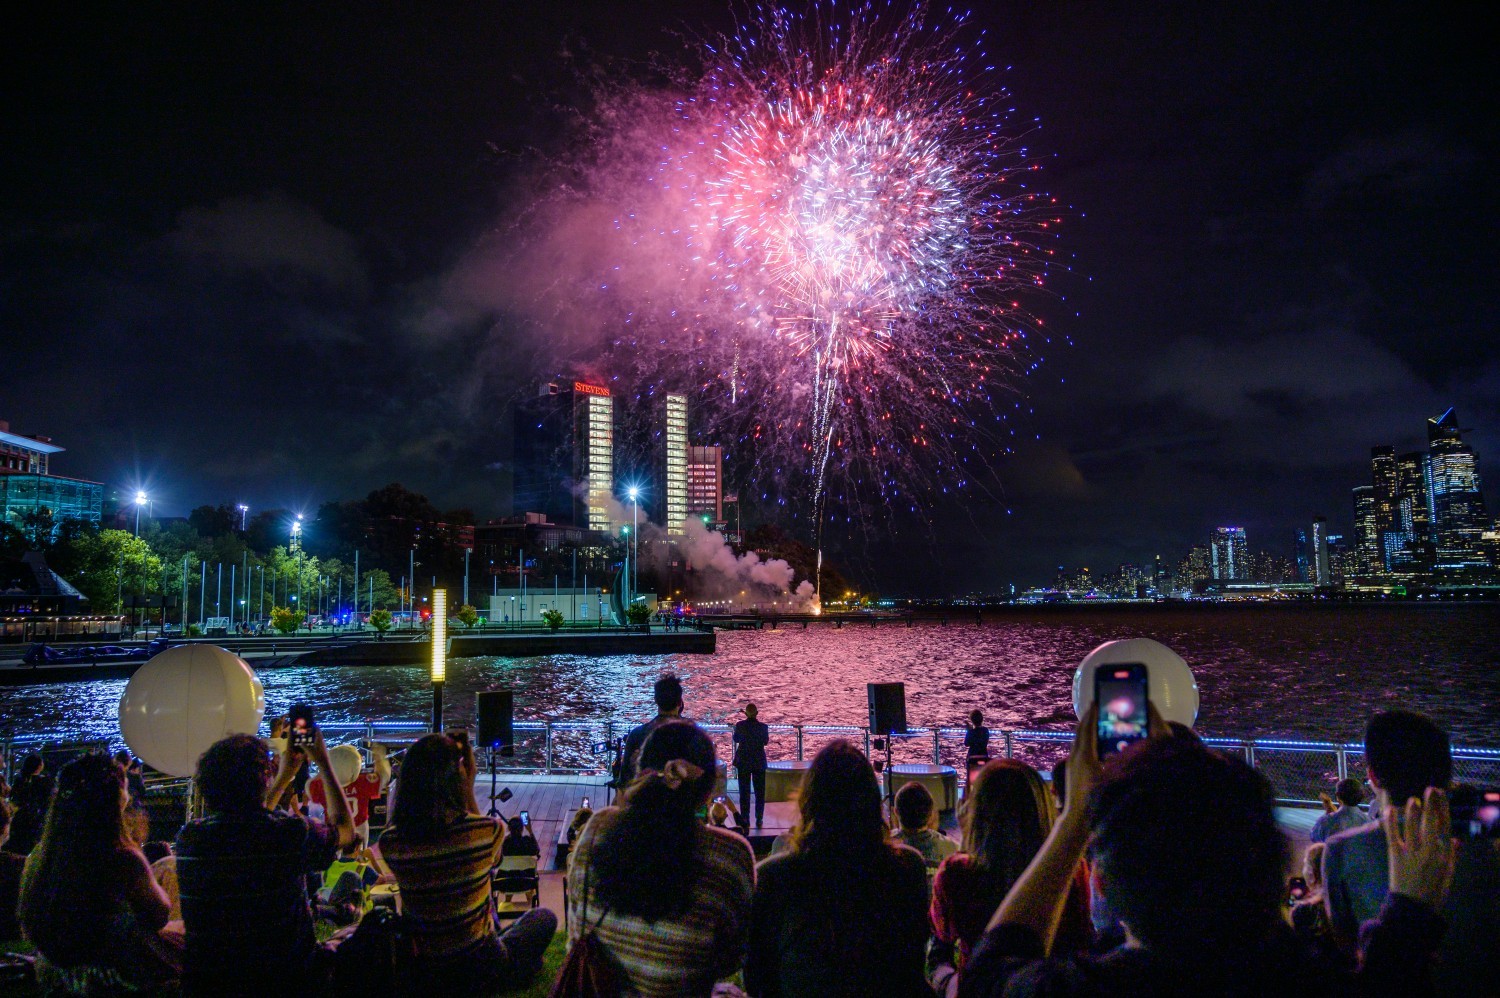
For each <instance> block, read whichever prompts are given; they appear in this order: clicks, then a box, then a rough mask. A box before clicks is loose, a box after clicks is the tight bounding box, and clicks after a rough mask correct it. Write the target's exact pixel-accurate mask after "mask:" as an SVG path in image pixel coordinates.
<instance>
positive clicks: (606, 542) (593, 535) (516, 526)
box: [473, 512, 618, 620]
mask: <svg viewBox="0 0 1500 998" xmlns="http://www.w3.org/2000/svg"><path fill="white" fill-rule="evenodd" d="M614 544H615V541H614V539H613V538H612V536H611V535H610V533H609V532H607V531H597V530H588V529H586V528H584V527H579V526H575V525H573V524H571V523H553V522H552V521H551V520H549V519H548V518H547V515H546V514H545V513H539V512H531V513H520V514H517V515H515V516H509V517H505V518H504V519H500V520H491V521H489V522H488V523H484V524H481V525H480V526H477V527H475V528H474V556H473V561H474V564H475V565H476V566H477V570H478V571H480V572H483V573H484V574H485V575H486V576H488V579H487V580H486V582H484V583H482V584H480V585H479V589H478V592H479V593H480V594H481V596H482V594H483V593H484V591H485V590H490V591H492V592H493V591H504V590H506V589H507V588H509V589H515V590H517V591H520V590H521V589H534V588H539V587H541V588H551V587H553V586H556V585H562V584H566V585H569V586H573V585H578V584H582V583H583V582H585V580H586V581H587V582H588V583H589V584H591V585H593V586H594V587H595V588H597V587H598V586H600V585H605V586H607V585H608V579H609V577H610V576H611V573H612V571H613V568H614V565H615V562H616V561H618V559H617V558H616V557H615V555H616V551H615V548H614ZM575 580H577V581H576V582H575ZM480 598H481V597H480V596H476V597H475V599H474V600H473V602H474V604H475V605H476V606H477V605H479V602H478V601H479V599H480ZM493 619H497V620H498V619H501V618H493ZM532 619H535V617H534V616H533V618H532Z"/></svg>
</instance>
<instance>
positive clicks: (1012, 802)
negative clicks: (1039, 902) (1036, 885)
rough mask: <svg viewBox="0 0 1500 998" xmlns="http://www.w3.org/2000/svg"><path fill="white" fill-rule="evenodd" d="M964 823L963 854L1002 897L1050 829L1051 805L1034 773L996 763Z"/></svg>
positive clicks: (1008, 762)
mask: <svg viewBox="0 0 1500 998" xmlns="http://www.w3.org/2000/svg"><path fill="white" fill-rule="evenodd" d="M961 824H962V828H963V851H964V852H966V853H968V854H969V857H970V859H971V860H973V862H974V865H975V866H977V867H978V868H979V869H980V870H981V871H983V873H984V874H985V876H986V879H987V880H988V881H989V885H990V888H991V891H992V892H993V893H995V894H997V895H999V896H1001V897H1003V896H1004V895H1005V893H1006V892H1007V891H1009V890H1010V888H1011V885H1012V884H1014V883H1015V882H1016V880H1017V879H1018V878H1019V877H1020V876H1021V873H1022V871H1024V870H1025V869H1026V867H1027V866H1028V865H1029V864H1030V863H1031V860H1032V858H1033V857H1034V856H1036V854H1037V850H1039V849H1041V848H1042V842H1043V841H1044V840H1045V839H1046V838H1047V833H1048V832H1050V831H1051V830H1052V801H1051V800H1050V799H1048V796H1047V788H1046V787H1045V786H1043V784H1042V777H1041V775H1040V774H1039V773H1037V771H1036V770H1034V769H1032V768H1031V767H1030V766H1028V765H1026V763H1024V762H1019V761H1017V760H1015V759H996V760H995V761H994V762H991V763H988V764H986V765H985V767H984V768H983V769H981V770H980V771H979V775H978V776H977V777H976V778H975V780H974V788H973V790H972V791H971V792H970V794H969V796H968V798H967V800H966V801H965V805H964V813H963V819H962V822H961Z"/></svg>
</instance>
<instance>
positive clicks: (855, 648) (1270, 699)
mask: <svg viewBox="0 0 1500 998" xmlns="http://www.w3.org/2000/svg"><path fill="white" fill-rule="evenodd" d="M1122 637H1151V638H1156V639H1157V640H1159V641H1162V642H1164V643H1166V644H1167V645H1169V646H1171V647H1172V648H1174V649H1176V650H1177V651H1178V652H1179V653H1180V654H1182V656H1183V657H1184V658H1186V659H1187V661H1188V663H1189V664H1190V665H1192V666H1193V669H1194V672H1195V673H1196V675H1197V677H1198V683H1199V688H1200V692H1201V696H1202V714H1201V715H1200V718H1199V728H1200V729H1202V730H1204V731H1206V732H1208V733H1222V734H1237V735H1256V736H1270V735H1285V736H1296V737H1309V738H1333V739H1351V740H1357V739H1358V738H1359V736H1360V734H1361V731H1362V729H1363V724H1364V721H1365V720H1366V719H1367V718H1368V717H1369V715H1370V714H1371V713H1373V712H1375V711H1377V710H1380V709H1382V708H1386V707H1391V706H1396V705H1404V706H1412V707H1415V708H1417V709H1420V710H1424V711H1427V712H1428V713H1430V714H1432V715H1433V716H1434V717H1436V718H1437V719H1439V720H1440V721H1441V723H1443V724H1444V725H1446V726H1448V727H1449V728H1450V730H1451V731H1452V732H1453V733H1454V737H1455V740H1456V741H1458V742H1461V743H1465V744H1487V745H1497V744H1500V718H1497V716H1496V711H1495V705H1496V704H1497V703H1500V612H1497V610H1496V608H1494V607H1489V606H1431V607H1426V606H1398V607H1380V606H1376V607H1336V608H1322V607H1286V608H1279V607H1275V608H1273V607H1256V608H1247V609H1230V608H1221V609H1194V610H1178V609H1154V610H1145V611H1136V612H1111V611H1105V610H1098V611H1095V610H1075V611H1072V612H1063V613H1057V612H1052V613H1038V614H1035V615H1031V616H1015V615H1006V616H997V617H992V618H988V619H986V620H985V622H984V623H983V625H982V626H977V627H976V626H975V625H974V623H973V621H972V619H970V620H967V621H965V622H963V623H959V622H957V621H955V622H953V623H950V624H949V625H948V626H946V627H943V626H939V625H937V624H919V625H918V626H916V627H913V628H910V629H908V628H906V627H893V626H881V627H877V628H869V627H847V628H844V629H843V630H835V629H833V628H830V627H825V626H814V627H811V628H809V629H807V630H802V629H801V628H800V627H798V628H794V629H783V630H778V631H769V630H767V631H735V632H726V633H723V634H720V635H719V651H718V653H717V654H716V655H712V656H698V655H680V656H644V657H642V656H620V657H614V658H582V657H577V656H567V655H558V656H546V657H539V658H518V659H500V658H480V659H460V660H456V661H453V662H451V663H450V664H449V680H448V686H447V692H446V694H445V697H444V699H445V701H446V704H447V711H448V713H447V716H448V717H449V719H450V720H451V721H452V722H453V723H460V724H462V723H469V722H471V721H472V718H473V712H474V693H475V692H477V691H479V690H483V689H488V688H492V687H510V688H512V689H514V690H515V691H516V711H517V715H518V716H519V717H523V718H550V719H569V718H599V717H613V718H617V719H620V720H622V721H624V720H629V719H634V718H640V717H644V716H646V715H649V714H650V713H651V712H652V708H651V703H650V694H651V691H650V686H651V682H652V681H653V680H654V678H655V677H656V676H657V675H658V674H659V673H660V672H662V671H663V670H665V669H669V668H670V669H673V670H675V671H677V672H678V673H679V674H680V675H681V676H682V677H683V681H684V684H685V686H686V688H687V701H688V711H689V713H690V714H691V715H692V716H694V717H698V718H703V719H706V720H710V721H726V720H728V721H732V720H735V719H736V712H737V711H738V710H739V708H740V707H741V706H742V705H743V703H744V702H745V701H746V700H754V701H755V702H756V703H758V704H759V705H760V707H761V716H762V719H763V720H766V721H770V722H788V723H795V722H809V723H811V722H819V723H843V724H856V725H857V724H862V723H864V720H865V683H867V682H875V681H902V682H905V683H906V686H907V716H908V718H909V720H910V721H911V723H913V724H920V725H932V724H940V725H953V726H956V725H958V724H960V723H961V721H962V718H963V716H964V715H965V714H967V712H968V711H969V710H970V709H971V708H973V707H979V708H980V709H982V710H984V711H985V713H986V715H987V717H988V718H989V719H990V723H991V725H992V726H994V727H1006V726H1010V727H1029V726H1055V725H1064V724H1068V723H1071V721H1072V716H1073V715H1072V706H1071V703H1070V699H1069V697H1070V692H1071V684H1072V672H1073V668H1074V667H1075V666H1076V665H1077V663H1078V662H1079V661H1080V660H1081V659H1082V658H1083V656H1084V655H1086V654H1087V653H1088V652H1089V650H1090V649H1092V648H1094V647H1095V646H1096V645H1098V644H1100V643H1101V642H1103V641H1107V640H1111V639H1113V638H1122ZM261 679H262V680H263V681H264V683H265V687H266V700H267V708H268V710H270V711H283V710H285V709H286V707H287V706H288V705H289V704H290V703H291V702H292V701H293V700H296V699H308V700H310V701H312V702H314V703H316V704H318V705H319V707H320V710H321V711H322V714H323V716H325V717H327V718H329V719H337V720H362V719H365V718H407V719H420V718H425V717H427V716H428V715H429V713H430V711H431V693H430V690H429V687H428V686H427V683H426V674H425V672H424V670H422V669H420V668H415V667H380V668H370V667H364V668H301V669H277V670H271V669H268V670H264V671H263V672H262V673H261ZM124 685H125V684H124V682H123V681H119V680H106V681H98V682H91V683H67V684H60V685H55V686H37V687H22V688H12V689H7V690H4V691H3V692H0V704H3V710H4V722H3V728H5V729H8V730H10V731H13V732H18V731H26V730H37V729H49V730H57V731H62V732H66V733H68V734H72V735H80V736H90V737H105V738H115V737H117V736H118V727H117V724H116V721H115V719H116V709H117V706H118V702H119V697H120V693H121V692H122V691H123V689H124ZM580 740H581V739H580Z"/></svg>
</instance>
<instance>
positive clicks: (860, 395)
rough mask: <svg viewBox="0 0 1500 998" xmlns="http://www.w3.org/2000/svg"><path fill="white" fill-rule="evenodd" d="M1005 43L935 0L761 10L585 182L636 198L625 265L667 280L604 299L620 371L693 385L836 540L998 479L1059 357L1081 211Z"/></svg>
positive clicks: (742, 457)
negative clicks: (1052, 328)
mask: <svg viewBox="0 0 1500 998" xmlns="http://www.w3.org/2000/svg"><path fill="white" fill-rule="evenodd" d="M981 43H982V33H980V32H977V31H974V30H972V29H970V27H969V26H968V25H967V24H966V23H965V20H964V19H963V18H961V17H960V18H957V19H953V18H952V17H951V16H950V15H944V16H943V17H938V16H936V15H934V14H933V13H932V12H931V11H929V10H928V8H927V7H926V6H925V5H922V4H920V3H918V4H915V5H913V6H911V7H899V6H892V5H887V4H880V5H878V6H877V5H873V4H866V5H863V6H858V7H855V8H853V9H852V10H848V11H847V12H842V13H841V12H840V10H839V5H837V4H834V3H822V4H818V5H815V6H814V7H813V8H812V9H811V10H810V11H808V12H807V13H792V12H788V11H786V10H782V9H766V8H756V9H755V10H754V11H753V12H751V13H750V14H748V15H747V16H746V17H745V18H744V19H743V23H742V25H741V27H740V28H739V29H738V31H737V32H736V33H735V34H734V35H733V36H731V37H728V38H720V39H717V40H713V41H710V42H705V43H703V44H702V46H701V54H702V58H703V60H704V66H703V67H702V69H701V71H700V72H697V73H695V74H693V76H694V78H693V79H692V80H689V81H687V83H686V85H685V87H684V90H683V91H682V92H680V93H679V94H678V95H677V96H676V97H675V98H674V99H673V101H672V103H671V105H670V107H671V112H670V114H669V117H670V120H669V121H667V122H665V123H664V124H663V127H662V128H661V129H660V130H659V131H654V130H652V128H651V127H650V124H649V122H648V123H646V124H643V123H642V118H643V117H645V118H649V117H650V108H651V107H652V106H653V105H652V104H651V101H650V100H641V99H639V94H637V95H635V96H634V97H633V98H632V100H631V101H628V102H627V101H624V100H617V101H616V102H615V103H614V105H612V106H613V107H614V108H615V112H614V113H613V114H611V115H608V116H606V119H607V120H606V121H605V122H603V123H599V122H596V123H595V124H594V126H593V127H594V130H595V131H594V141H593V142H592V144H591V148H592V150H593V151H592V152H591V154H590V155H591V157H593V158H592V159H591V162H590V169H589V171H588V174H589V181H588V182H587V183H586V184H585V186H587V187H589V188H590V196H591V197H592V198H593V199H594V201H595V203H598V202H599V201H603V200H609V199H614V198H619V199H622V201H621V202H620V203H622V204H623V205H625V206H627V207H625V208H621V207H619V206H618V205H617V207H616V212H617V214H616V217H615V219H614V228H615V233H614V235H615V236H617V237H623V238H622V239H621V240H620V245H621V246H622V247H623V253H624V255H625V256H626V257H627V259H625V260H622V261H621V263H620V265H618V266H615V267H614V268H613V270H614V271H617V272H618V271H621V269H622V267H624V268H625V269H626V270H629V271H633V272H634V273H636V274H637V275H638V274H640V273H641V272H650V273H652V274H653V275H655V276H654V279H652V280H650V281H642V280H640V279H639V277H637V278H636V279H635V280H634V281H633V282H632V281H630V280H620V281H616V282H614V284H611V282H610V281H608V280H606V281H603V282H596V284H595V287H596V288H602V290H604V291H606V292H607V293H608V294H610V295H611V296H613V297H612V300H613V301H614V302H615V303H616V304H617V306H618V307H619V308H620V309H621V311H622V312H623V313H624V318H623V323H624V326H625V328H627V329H628V330H630V332H627V333H626V334H624V335H620V336H618V337H616V338H614V340H613V344H612V346H613V347H616V348H619V349H618V350H614V351H607V354H608V353H611V352H612V353H613V357H610V356H608V355H606V356H605V357H603V358H598V357H597V355H596V360H597V368H598V369H604V370H610V371H612V372H615V373H617V372H618V371H620V370H621V369H622V366H623V363H624V362H625V361H626V359H627V358H628V360H629V362H630V363H633V364H634V370H635V379H636V380H637V384H636V385H634V386H629V387H633V388H635V390H636V391H637V392H638V393H639V394H641V395H649V394H654V393H657V392H661V391H680V390H684V388H685V387H687V386H691V388H692V390H693V391H694V393H695V395H696V404H695V406H694V411H693V417H692V418H693V424H694V436H695V437H698V438H699V439H700V441H701V442H708V443H720V444H723V445H725V447H726V449H727V451H728V452H729V454H730V455H731V456H732V457H733V458H734V459H736V460H737V461H738V462H739V463H740V465H741V467H742V468H744V470H745V471H746V472H748V473H749V474H752V475H754V476H755V477H756V478H757V479H758V480H759V481H761V482H762V483H766V485H767V487H766V489H765V490H764V493H765V495H766V497H767V498H774V499H776V501H779V502H782V503H783V504H785V503H786V501H787V496H786V493H787V491H789V490H788V489H787V485H789V484H794V483H795V481H796V479H795V477H794V476H796V475H798V474H805V475H806V480H807V482H808V483H809V488H808V489H807V490H806V492H805V493H804V494H803V495H802V496H794V498H793V500H792V505H793V512H794V513H797V514H802V515H807V514H810V515H811V516H812V517H813V518H814V520H815V522H816V523H817V525H818V527H817V529H818V531H819V532H820V533H821V527H822V523H823V521H824V519H825V517H826V515H827V514H826V513H825V509H832V510H837V511H838V512H840V513H842V514H844V515H846V516H849V517H851V518H853V517H858V516H861V515H863V514H864V513H865V512H866V511H868V510H869V509H871V508H873V507H876V506H879V507H882V508H893V507H896V506H898V505H909V506H911V507H912V508H913V509H917V508H920V507H921V506H923V505H924V504H925V503H926V501H927V500H928V499H930V498H932V497H933V496H935V495H938V494H941V493H946V492H949V491H951V490H956V489H962V488H965V487H968V486H970V485H971V484H974V483H975V482H976V481H980V482H982V481H983V480H984V479H985V478H986V477H987V475H988V473H989V472H991V471H992V469H993V461H994V459H995V458H996V457H997V456H998V455H999V454H1001V453H1004V452H1005V451H1006V450H1008V449H1009V443H1008V438H1009V437H1011V436H1013V435H1014V430H1013V428H1011V427H1010V426H1009V425H1008V418H1009V417H1010V416H1011V415H1012V414H1014V412H1015V410H1016V409H1017V408H1019V407H1020V405H1021V403H1020V391H1019V387H1018V386H1019V382H1020V380H1021V378H1022V377H1024V376H1025V375H1026V374H1028V373H1030V372H1031V371H1033V370H1035V369H1036V367H1037V365H1038V364H1039V363H1040V359H1041V358H1040V355H1039V353H1038V352H1037V350H1036V348H1035V347H1036V345H1037V343H1038V341H1045V340H1046V337H1045V336H1044V335H1043V334H1042V331H1041V326H1042V323H1041V320H1040V319H1038V318H1036V317H1035V315H1033V314H1032V312H1031V311H1030V310H1029V309H1028V308H1027V307H1026V302H1027V301H1028V300H1029V299H1034V298H1035V295H1036V292H1037V291H1038V290H1039V289H1041V288H1042V287H1043V284H1044V280H1045V278H1046V276H1047V273H1048V270H1049V265H1050V264H1051V260H1052V257H1053V253H1054V250H1052V249H1051V248H1050V247H1049V246H1048V245H1047V244H1048V243H1049V242H1051V240H1053V239H1054V238H1055V236H1056V226H1057V225H1058V223H1059V221H1060V219H1059V217H1058V208H1057V205H1056V203H1055V200H1054V199H1052V198H1050V197H1049V196H1047V195H1045V194H1042V193H1038V192H1037V191H1035V190H1032V189H1031V188H1030V187H1029V186H1028V184H1027V180H1028V177H1029V175H1030V174H1031V173H1032V172H1033V171H1034V170H1036V169H1037V164H1036V162H1035V161H1034V160H1033V159H1032V157H1031V156H1030V154H1029V153H1028V151H1027V149H1026V147H1025V146H1024V144H1023V138H1024V135H1023V134H1022V133H1019V132H1018V131H1017V130H1016V128H1015V127H1013V126H1012V125H1011V123H1010V121H1009V117H1010V115H1011V114H1012V110H1011V109H1010V108H1008V107H1007V106H1006V104H1007V101H1008V94H1007V93H1006V91H1005V90H1004V88H1003V87H1001V86H999V85H998V84H997V83H995V81H994V79H993V77H994V75H995V74H994V71H993V68H992V67H987V66H985V65H984V63H983V55H982V51H981V49H980V44H981ZM626 104H629V110H628V111H621V110H620V108H621V107H622V106H624V105H626ZM656 106H658V107H666V106H667V105H665V104H659V105H656ZM643 109H645V113H644V114H643V113H642V111H643ZM647 143H649V144H650V145H651V149H650V152H649V153H642V152H640V151H639V149H640V148H641V147H643V146H644V145H646V144H647ZM601 150H602V151H601ZM620 150H635V151H634V152H633V155H636V156H639V157H641V160H640V161H641V162H642V163H646V167H645V171H644V173H643V174H636V173H633V172H632V170H631V169H630V164H629V162H628V159H629V157H628V156H623V157H622V156H621V155H619V151H620ZM770 483H776V484H775V486H772V485H771V484H770ZM777 486H779V487H777ZM773 488H775V491H776V492H777V493H779V494H778V495H775V496H773V495H772V494H771V493H772V489H773ZM799 507H800V508H799Z"/></svg>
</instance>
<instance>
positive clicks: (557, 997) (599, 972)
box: [548, 864, 620, 998]
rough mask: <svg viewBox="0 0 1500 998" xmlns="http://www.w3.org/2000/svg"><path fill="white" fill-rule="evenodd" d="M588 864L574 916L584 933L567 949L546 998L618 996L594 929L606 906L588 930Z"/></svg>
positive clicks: (615, 978)
mask: <svg viewBox="0 0 1500 998" xmlns="http://www.w3.org/2000/svg"><path fill="white" fill-rule="evenodd" d="M591 869H592V864H590V865H589V866H585V867H584V868H583V910H582V911H580V912H579V913H578V917H579V918H580V919H581V920H582V921H583V925H584V933H583V935H582V936H580V937H579V939H578V941H577V942H576V943H574V944H573V945H572V947H571V948H570V949H569V950H568V955H567V957H566V958H565V959H564V960H563V965H562V967H561V968H560V969H559V970H558V973H557V980H556V981H555V982H554V983H553V985H552V990H551V991H550V992H548V998H616V996H618V995H619V994H620V979H619V974H618V973H617V972H616V970H615V966H614V964H613V963H611V962H610V959H609V954H608V953H606V952H605V951H604V946H603V944H601V943H600V942H599V936H598V935H597V934H596V933H595V931H594V930H595V929H597V928H599V924H600V923H601V922H603V921H604V917H605V916H606V915H608V914H609V909H608V908H607V907H606V908H605V909H604V911H602V912H600V914H599V919H598V921H596V922H594V925H593V928H589V922H588V913H589V873H590V870H591Z"/></svg>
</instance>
